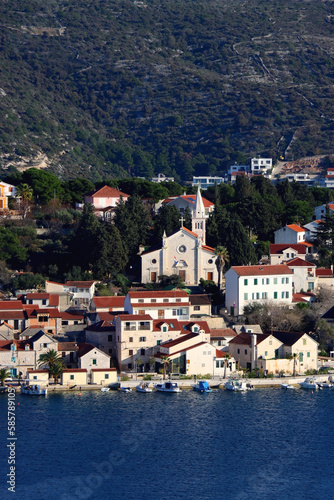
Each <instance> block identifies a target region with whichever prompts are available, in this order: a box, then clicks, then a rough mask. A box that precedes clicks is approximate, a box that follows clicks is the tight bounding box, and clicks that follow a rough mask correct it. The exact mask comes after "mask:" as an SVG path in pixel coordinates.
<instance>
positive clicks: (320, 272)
mask: <svg viewBox="0 0 334 500" xmlns="http://www.w3.org/2000/svg"><path fill="white" fill-rule="evenodd" d="M315 274H316V276H318V277H319V278H321V277H331V278H333V271H332V270H331V269H324V268H319V269H316V270H315Z"/></svg>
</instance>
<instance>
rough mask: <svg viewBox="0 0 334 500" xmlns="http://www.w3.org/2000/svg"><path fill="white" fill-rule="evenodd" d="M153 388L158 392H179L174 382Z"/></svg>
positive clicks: (156, 385)
mask: <svg viewBox="0 0 334 500" xmlns="http://www.w3.org/2000/svg"><path fill="white" fill-rule="evenodd" d="M154 387H155V388H156V390H157V391H159V392H180V388H179V387H178V385H177V383H176V382H165V383H163V384H154Z"/></svg>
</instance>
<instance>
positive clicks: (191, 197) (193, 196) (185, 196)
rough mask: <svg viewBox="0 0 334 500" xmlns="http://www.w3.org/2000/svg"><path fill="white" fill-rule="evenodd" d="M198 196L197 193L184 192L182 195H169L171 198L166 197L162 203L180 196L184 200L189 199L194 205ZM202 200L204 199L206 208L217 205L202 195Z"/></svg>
mask: <svg viewBox="0 0 334 500" xmlns="http://www.w3.org/2000/svg"><path fill="white" fill-rule="evenodd" d="M196 196H197V194H183V195H181V196H172V197H169V198H166V199H165V200H163V202H162V203H170V202H172V201H174V200H177V199H178V198H182V199H183V200H187V201H189V203H191V204H192V205H194V204H195V201H196ZM202 200H203V205H204V207H205V208H212V207H214V206H215V204H214V203H212V202H211V201H209V200H207V199H206V198H203V196H202Z"/></svg>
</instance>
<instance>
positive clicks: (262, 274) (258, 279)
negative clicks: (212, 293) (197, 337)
mask: <svg viewBox="0 0 334 500" xmlns="http://www.w3.org/2000/svg"><path fill="white" fill-rule="evenodd" d="M225 282H226V295H225V305H226V309H227V310H228V312H229V313H230V314H232V316H233V315H235V316H239V315H240V314H243V311H244V307H245V306H246V305H248V304H252V303H254V302H257V303H264V302H268V301H272V302H274V303H277V304H284V305H288V304H291V302H292V282H293V272H292V270H291V269H290V268H289V267H288V266H287V265H285V264H280V265H276V266H270V265H269V266H233V267H231V268H230V269H229V270H228V271H227V273H226V274H225Z"/></svg>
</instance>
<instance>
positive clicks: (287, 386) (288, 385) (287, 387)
mask: <svg viewBox="0 0 334 500" xmlns="http://www.w3.org/2000/svg"><path fill="white" fill-rule="evenodd" d="M281 388H282V389H295V387H294V386H293V385H290V384H287V383H283V384H281Z"/></svg>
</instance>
